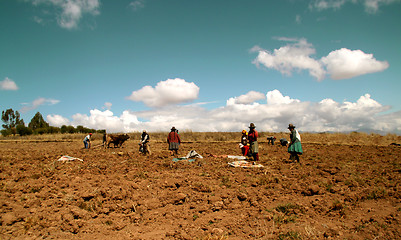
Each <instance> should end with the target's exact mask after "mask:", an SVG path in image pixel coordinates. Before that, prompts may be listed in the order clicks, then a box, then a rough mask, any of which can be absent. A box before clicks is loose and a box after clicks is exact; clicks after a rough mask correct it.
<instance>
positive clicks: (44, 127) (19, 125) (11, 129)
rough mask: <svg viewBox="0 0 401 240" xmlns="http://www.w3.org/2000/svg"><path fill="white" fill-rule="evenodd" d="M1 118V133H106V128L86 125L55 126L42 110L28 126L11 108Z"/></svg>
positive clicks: (21, 134)
mask: <svg viewBox="0 0 401 240" xmlns="http://www.w3.org/2000/svg"><path fill="white" fill-rule="evenodd" d="M1 120H2V121H3V123H4V124H2V127H3V129H2V130H0V133H1V135H3V136H9V135H14V136H15V135H20V136H26V135H32V134H45V133H47V134H55V133H104V132H105V130H95V129H90V128H86V127H84V126H80V125H79V126H77V127H74V126H66V125H62V126H61V127H53V126H50V125H49V123H47V122H46V121H45V120H44V119H43V116H42V114H41V113H40V112H37V113H36V114H35V116H34V117H33V118H32V119H31V121H30V122H29V124H28V126H26V125H25V122H24V120H23V119H22V118H21V115H20V113H19V112H18V111H15V112H14V110H13V109H12V108H10V109H7V110H5V111H2V113H1Z"/></svg>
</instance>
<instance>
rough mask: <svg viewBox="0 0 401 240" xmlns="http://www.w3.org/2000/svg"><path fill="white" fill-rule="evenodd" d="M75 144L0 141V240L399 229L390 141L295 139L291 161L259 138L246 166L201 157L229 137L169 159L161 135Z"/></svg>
mask: <svg viewBox="0 0 401 240" xmlns="http://www.w3.org/2000/svg"><path fill="white" fill-rule="evenodd" d="M99 143H100V142H99V141H98V142H96V141H95V142H94V145H96V144H99ZM82 147H83V144H82V142H81V141H80V140H79V141H78V140H74V141H68V140H64V141H57V142H48V141H43V142H40V141H37V142H35V141H31V142H29V141H1V142H0V212H1V217H0V238H1V239H37V238H50V239H325V238H327V239H401V227H400V223H401V222H400V221H401V200H400V199H401V185H400V183H401V174H400V172H401V159H400V157H401V147H398V146H377V145H351V144H347V145H343V144H329V145H328V144H321V143H313V142H309V143H308V142H304V143H303V148H304V151H305V152H304V154H303V155H302V156H301V164H298V163H293V162H289V161H288V157H289V154H288V153H287V152H286V148H285V147H282V146H279V145H274V146H272V145H268V144H267V143H266V142H261V143H260V163H261V164H263V165H264V166H265V167H264V168H252V169H244V168H234V167H230V166H229V165H228V164H227V163H228V162H230V159H228V158H224V157H211V156H209V154H211V153H212V154H215V155H227V154H228V155H239V154H240V149H238V143H236V142H212V143H201V142H192V143H183V144H182V145H181V149H180V153H181V154H180V156H185V155H186V153H188V151H190V150H192V149H194V150H196V151H197V152H198V153H199V154H201V155H202V156H204V158H203V159H197V160H196V161H195V162H188V161H179V162H177V163H174V162H172V157H171V156H170V155H169V154H170V153H169V152H168V150H167V144H166V143H162V142H161V141H159V142H151V150H152V155H151V156H142V155H140V154H139V153H138V151H137V149H138V145H137V141H136V140H135V141H133V140H129V141H127V142H126V143H125V144H124V146H123V148H121V149H113V148H111V149H102V148H92V149H89V150H87V149H83V148H82ZM62 155H69V156H73V157H78V158H81V159H83V160H84V161H83V162H80V161H70V162H58V161H56V160H57V159H58V158H59V157H60V156H62Z"/></svg>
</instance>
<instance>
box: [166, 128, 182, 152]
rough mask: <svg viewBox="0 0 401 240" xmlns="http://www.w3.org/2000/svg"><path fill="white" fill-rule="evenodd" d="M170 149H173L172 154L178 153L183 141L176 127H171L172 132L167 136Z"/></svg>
mask: <svg viewBox="0 0 401 240" xmlns="http://www.w3.org/2000/svg"><path fill="white" fill-rule="evenodd" d="M167 143H168V150H170V151H171V155H174V153H175V154H178V148H179V146H180V143H181V139H180V135H178V133H177V132H176V129H175V127H172V128H171V132H170V133H169V134H168V137H167Z"/></svg>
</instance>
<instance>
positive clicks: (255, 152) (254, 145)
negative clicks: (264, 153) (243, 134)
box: [248, 123, 259, 161]
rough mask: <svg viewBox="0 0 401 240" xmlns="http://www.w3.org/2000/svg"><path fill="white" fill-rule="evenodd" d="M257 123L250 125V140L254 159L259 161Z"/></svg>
mask: <svg viewBox="0 0 401 240" xmlns="http://www.w3.org/2000/svg"><path fill="white" fill-rule="evenodd" d="M255 128H256V127H255V124H253V123H251V124H250V125H249V132H248V142H249V144H250V150H251V153H252V156H253V160H255V161H259V153H258V152H259V147H258V131H256V130H255Z"/></svg>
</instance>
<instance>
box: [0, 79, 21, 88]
mask: <svg viewBox="0 0 401 240" xmlns="http://www.w3.org/2000/svg"><path fill="white" fill-rule="evenodd" d="M0 89H1V90H18V86H17V84H16V83H15V82H14V81H13V80H11V79H9V78H8V77H6V78H5V79H4V80H3V81H0Z"/></svg>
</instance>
